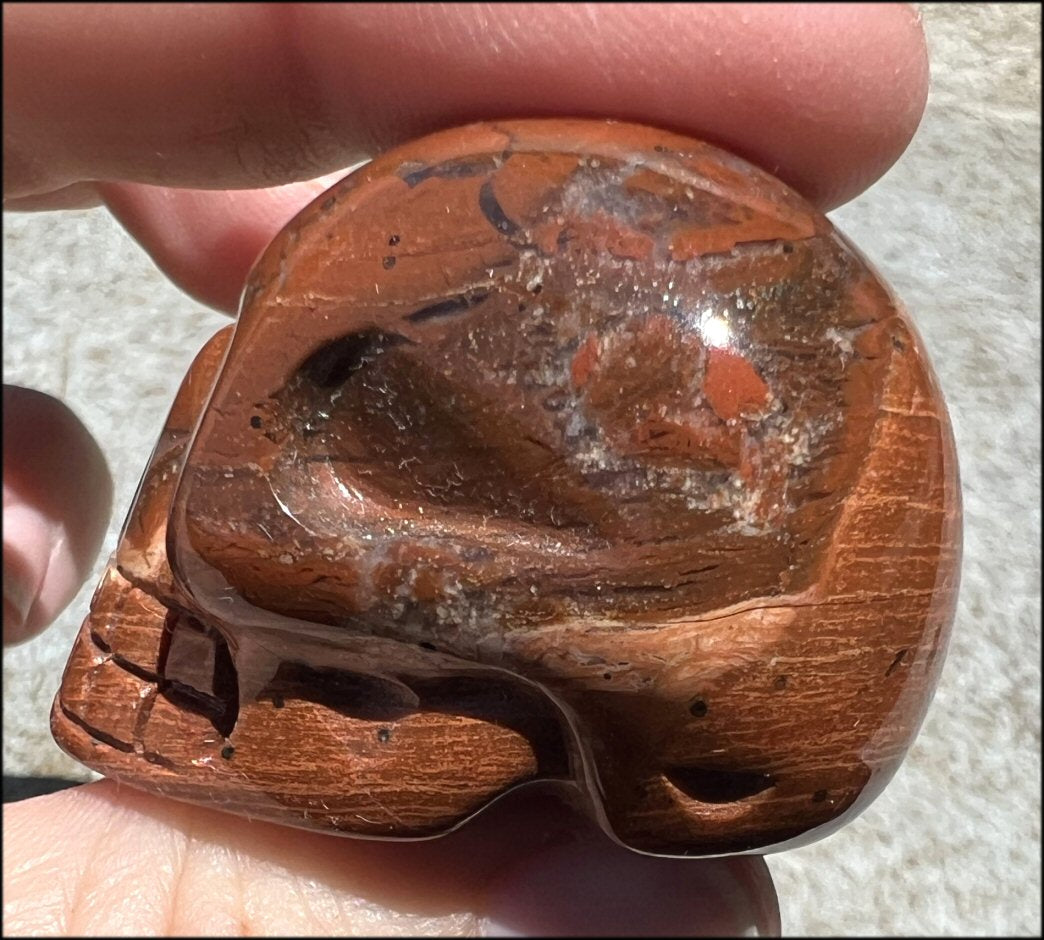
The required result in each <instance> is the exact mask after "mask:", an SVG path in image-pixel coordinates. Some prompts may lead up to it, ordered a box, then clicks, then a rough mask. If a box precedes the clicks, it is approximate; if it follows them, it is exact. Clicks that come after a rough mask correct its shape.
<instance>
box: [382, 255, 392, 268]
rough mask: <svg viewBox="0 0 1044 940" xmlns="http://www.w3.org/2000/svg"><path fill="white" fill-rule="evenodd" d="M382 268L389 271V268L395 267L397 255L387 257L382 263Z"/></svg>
mask: <svg viewBox="0 0 1044 940" xmlns="http://www.w3.org/2000/svg"><path fill="white" fill-rule="evenodd" d="M381 267H383V268H384V270H385V271H387V270H388V269H389V268H394V267H395V255H385V257H384V260H383V261H382V262H381Z"/></svg>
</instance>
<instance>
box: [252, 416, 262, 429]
mask: <svg viewBox="0 0 1044 940" xmlns="http://www.w3.org/2000/svg"><path fill="white" fill-rule="evenodd" d="M250 426H251V427H252V428H254V429H255V430H256V429H257V428H259V427H261V419H260V418H259V417H258V416H257V415H253V416H252V417H251V419H250Z"/></svg>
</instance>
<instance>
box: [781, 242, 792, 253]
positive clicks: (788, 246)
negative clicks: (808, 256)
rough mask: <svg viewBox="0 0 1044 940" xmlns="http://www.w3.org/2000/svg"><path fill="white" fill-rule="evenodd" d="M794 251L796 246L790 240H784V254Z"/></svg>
mask: <svg viewBox="0 0 1044 940" xmlns="http://www.w3.org/2000/svg"><path fill="white" fill-rule="evenodd" d="M793 251H794V246H793V245H792V244H790V242H783V254H785V255H789V254H791V253H792V252H793Z"/></svg>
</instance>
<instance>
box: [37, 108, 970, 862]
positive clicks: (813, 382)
mask: <svg viewBox="0 0 1044 940" xmlns="http://www.w3.org/2000/svg"><path fill="white" fill-rule="evenodd" d="M226 344H227V345H228V351H227V355H226V354H225V347H226ZM212 387H213V391H211V388H212ZM204 406H205V409H204ZM201 410H202V418H201V419H200V417H199V416H200V412H201ZM197 422H198V425H197ZM168 550H169V551H170V552H171V555H170V557H169V558H168V555H167V552H168ZM959 556H960V500H959V492H958V484H957V471H956V462H955V456H954V449H953V441H952V435H951V433H950V429H949V421H948V418H947V415H946V411H945V407H944V406H943V404H942V399H941V395H940V393H939V390H938V387H937V385H936V382H935V379H934V376H933V374H932V371H931V368H930V366H929V365H928V363H927V360H926V357H925V355H924V352H923V350H922V348H921V343H920V340H919V338H918V337H917V335H916V333H915V332H914V330H913V328H912V326H911V325H910V322H909V320H908V319H907V317H906V315H905V312H904V311H903V310H902V308H901V306H900V305H899V304H898V302H897V301H896V300H895V298H894V297H893V296H892V294H891V293H890V291H889V290H888V288H887V287H886V286H885V285H884V284H883V283H882V282H881V281H880V279H879V278H878V277H877V275H876V274H875V273H874V272H873V271H872V270H871V269H869V268H868V267H867V265H866V263H865V262H864V261H863V260H862V258H861V256H860V255H859V254H858V252H856V251H855V250H854V249H853V248H852V247H851V246H850V245H849V244H848V243H847V242H846V241H845V240H844V238H843V237H841V236H840V235H839V234H838V233H837V232H836V231H835V230H834V229H833V227H832V226H831V225H830V223H829V222H828V221H827V220H826V219H825V218H823V217H822V216H821V215H819V214H818V213H817V212H815V211H814V210H813V209H812V208H811V207H809V206H808V205H807V204H806V203H805V202H804V201H803V200H802V199H801V198H800V197H799V196H797V195H796V194H794V193H793V192H791V191H789V190H788V189H787V188H786V187H784V186H783V185H782V184H781V183H779V182H778V181H776V180H774V179H773V178H772V177H770V176H768V175H766V174H765V173H763V172H762V171H760V170H757V169H755V168H754V167H752V166H750V165H748V164H746V163H744V162H743V161H740V160H738V159H736V158H734V157H732V156H730V155H728V154H725V153H723V152H721V151H718V150H716V149H714V148H711V147H709V146H707V145H705V144H701V143H698V142H696V141H692V140H688V139H685V138H680V137H677V136H674V135H671V134H667V133H665V132H662V131H656V130H651V129H648V128H641V127H636V126H631V125H625V124H614V123H610V122H595V121H565V120H558V121H532V122H505V123H500V124H496V123H493V124H484V125H474V126H472V127H469V128H463V129H459V130H455V131H448V132H443V133H440V134H437V135H434V136H432V137H429V138H425V139H424V140H422V141H418V142H415V143H413V144H410V145H407V146H405V147H402V148H399V149H397V150H395V151H393V152H391V153H389V154H386V155H384V156H382V157H381V158H379V159H378V160H376V161H375V162H374V163H372V164H369V165H367V166H366V167H364V168H363V169H361V170H359V171H357V172H356V173H354V174H352V175H351V176H350V177H348V178H347V179H346V180H344V181H342V182H341V183H339V184H338V185H337V186H335V187H334V188H333V189H331V190H330V191H329V192H328V193H326V194H324V195H323V196H322V197H320V198H319V199H318V200H316V201H315V202H314V203H313V204H312V205H311V206H310V207H308V208H307V209H305V210H304V211H303V212H302V213H301V214H300V215H299V216H298V217H297V218H296V219H295V220H294V221H293V222H292V223H291V224H290V225H289V226H288V227H287V228H286V229H285V230H284V231H283V233H282V234H281V235H280V236H278V237H277V238H276V240H275V241H274V242H273V244H272V245H271V246H270V248H269V249H268V251H267V252H266V254H265V255H264V256H263V258H262V259H261V260H260V262H259V264H258V266H257V267H256V268H255V271H254V273H253V275H252V277H251V280H250V283H249V284H248V287H247V290H246V293H245V297H244V306H243V310H242V313H241V316H240V319H239V321H238V323H237V326H236V328H235V331H234V333H233V332H231V331H229V330H226V331H223V332H222V333H221V334H219V335H218V336H217V337H215V339H214V340H213V341H212V342H211V343H210V344H209V345H208V346H207V347H206V349H205V350H204V352H203V353H202V354H201V355H200V357H199V358H198V359H197V362H196V364H195V365H194V366H193V369H192V371H191V372H190V374H189V376H188V378H187V379H186V382H185V384H184V385H183V387H182V391H181V393H180V394H179V398H178V401H177V402H176V403H175V405H174V408H173V411H172V413H171V415H170V417H169V419H168V422H167V426H166V428H165V429H164V432H163V435H162V437H161V440H160V443H159V445H158V446H157V449H156V452H155V454H154V456H153V460H152V464H151V466H150V469H149V471H148V473H147V475H146V478H145V481H144V482H143V485H142V487H141V489H140V491H139V495H138V500H137V503H136V505H135V507H134V509H133V510H132V513H131V516H130V517H129V519H128V523H127V526H126V528H125V532H124V537H123V539H122V541H121V544H120V547H119V550H118V552H117V556H116V558H115V560H114V564H113V566H112V567H110V569H109V571H108V572H107V573H106V576H105V578H104V579H103V583H102V585H101V586H100V588H99V591H98V593H97V594H96V596H95V600H94V603H93V607H92V614H91V616H90V617H89V618H88V621H87V622H86V623H85V625H84V629H83V631H82V632H81V635H80V638H79V639H78V641H77V647H76V649H75V650H74V655H73V658H72V660H71V662H70V666H69V668H68V670H67V673H66V677H65V680H64V682H63V686H62V691H61V693H60V695H59V698H58V701H57V702H56V707H55V712H54V728H55V732H56V735H57V737H58V740H59V741H60V743H61V744H62V745H63V747H65V748H66V749H67V750H69V751H70V753H72V754H74V755H75V756H76V757H77V758H79V759H80V760H83V761H84V762H85V763H87V764H89V765H90V766H92V767H94V768H95V769H98V770H100V771H102V772H104V773H106V774H109V775H112V776H116V777H118V778H120V779H123V780H125V781H127V782H129V783H132V784H135V785H138V786H143V787H146V788H149V789H154V790H158V791H160V792H164V793H167V794H170V795H173V796H177V797H179V798H182V799H188V800H192V801H197V802H204V803H206V802H210V801H212V800H213V801H217V802H218V803H219V804H220V805H223V806H225V807H226V808H229V809H232V810H234V811H237V812H241V813H245V814H249V815H251V816H255V817H260V818H270V819H275V820H278V821H282V822H286V823H289V824H292V825H301V826H309V827H316V828H326V829H332V830H334V831H338V832H342V833H349V834H360V835H368V836H382V837H393V838H394V837H418V836H428V835H435V834H438V833H440V832H443V831H447V830H448V829H450V828H453V827H455V826H456V825H459V824H460V823H461V822H463V821H464V820H465V819H467V818H468V817H469V816H470V815H473V814H474V813H475V812H477V811H479V810H481V808H482V807H483V806H485V805H486V804H488V803H489V802H490V801H491V800H493V799H495V798H496V797H497V796H498V795H500V794H501V793H503V792H506V791H507V790H508V789H511V788H514V787H516V786H519V785H521V784H525V783H533V782H537V781H546V782H548V783H551V784H555V785H558V786H560V787H562V788H564V789H567V790H569V792H571V793H572V794H573V795H574V797H575V798H576V799H577V800H578V801H579V802H580V803H582V804H583V805H585V806H586V807H587V808H588V810H589V811H590V812H591V813H592V815H593V816H594V817H595V818H596V819H598V821H599V822H600V823H601V824H602V825H603V826H604V827H605V828H606V830H607V831H608V832H609V833H610V834H611V835H613V836H614V837H615V838H617V839H618V840H620V841H621V842H622V843H623V844H625V845H628V846H630V847H632V848H635V849H638V850H641V851H648V852H654V853H660V854H670V855H701V854H717V853H727V852H739V851H757V850H765V851H773V850H779V849H781V848H787V847H793V846H795V845H799V844H802V843H804V842H807V841H809V840H811V839H815V838H819V837H821V836H823V835H825V834H827V833H829V832H831V831H833V830H835V829H836V828H837V827H838V826H840V825H842V824H843V823H844V822H846V821H848V820H849V819H851V818H853V817H854V816H855V815H856V814H857V813H858V812H859V811H861V810H862V809H863V808H865V806H866V805H867V804H868V803H869V802H870V800H872V799H873V798H874V796H876V795H877V794H878V793H879V792H880V790H881V788H882V787H883V786H884V784H885V783H886V782H887V780H888V779H889V778H890V777H891V775H892V774H893V773H894V771H895V769H896V767H897V766H898V764H899V762H900V760H901V759H902V756H903V754H904V753H905V751H906V749H907V748H908V746H909V744H910V743H911V741H912V739H913V736H914V735H915V734H916V731H917V728H918V727H919V725H920V722H921V720H922V718H923V716H924V713H925V710H926V708H927V705H928V703H929V701H930V698H931V695H932V692H933V691H934V688H935V684H936V681H937V679H938V675H939V670H940V668H941V665H942V660H943V655H942V654H943V653H944V651H945V648H946V642H947V638H948V632H949V627H950V623H951V621H952V617H953V610H954V604H955V601H956V585H957V571H958V568H959ZM131 706H133V707H131ZM302 742H307V744H303V743H302Z"/></svg>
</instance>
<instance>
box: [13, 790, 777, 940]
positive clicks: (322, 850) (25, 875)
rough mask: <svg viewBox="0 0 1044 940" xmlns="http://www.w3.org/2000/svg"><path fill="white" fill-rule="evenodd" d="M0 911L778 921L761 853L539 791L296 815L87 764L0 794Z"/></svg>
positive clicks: (490, 925) (387, 921)
mask: <svg viewBox="0 0 1044 940" xmlns="http://www.w3.org/2000/svg"><path fill="white" fill-rule="evenodd" d="M4 835H5V846H4V905H5V908H4V926H5V933H7V934H9V935H32V936H39V935H43V934H55V933H58V934H62V935H66V936H70V935H71V936H76V935H80V936H91V935H100V936H107V935H109V936H111V935H113V934H114V933H115V932H116V931H119V932H120V933H121V934H137V935H139V936H157V935H175V936H220V935H225V934H231V935H260V936H302V935H319V936H323V935H325V936H341V935H368V936H373V935H382V936H383V935H399V936H474V935H475V934H476V933H477V932H478V931H480V930H482V931H483V932H485V933H488V934H489V935H494V936H519V935H531V936H539V935H541V934H542V933H550V935H552V936H554V935H559V936H569V935H573V934H574V933H575V934H576V935H602V936H605V935H609V936H629V935H635V936H657V935H667V936H674V935H678V934H679V933H681V934H683V935H693V936H700V935H710V936H735V935H742V934H744V933H746V935H748V936H750V935H762V936H768V935H773V934H776V933H778V928H779V922H778V910H777V907H776V900H775V893H774V891H773V889H772V886H771V882H770V881H769V880H768V877H767V872H766V869H765V866H764V862H763V861H761V860H760V859H751V858H739V859H733V860H724V861H722V860H708V861H701V860H689V861H685V862H671V861H665V860H659V859H648V858H645V857H643V856H639V855H636V854H634V853H632V852H628V851H627V850H625V849H621V848H619V847H617V846H615V845H612V844H611V843H609V842H608V840H605V839H604V838H603V837H601V836H600V835H597V834H594V833H593V832H592V831H591V828H590V826H588V825H587V824H585V823H582V822H580V821H579V820H578V819H577V818H576V817H575V816H573V815H572V814H571V813H570V811H568V810H567V809H565V808H564V806H562V805H561V804H560V803H558V802H557V801H555V800H552V799H550V798H547V797H538V796H532V795H531V796H526V795H525V794H516V795H514V796H513V797H509V798H507V799H505V800H504V801H503V802H502V804H500V805H498V806H494V807H492V808H491V810H490V811H489V812H488V813H486V814H483V816H480V817H479V818H478V819H477V820H474V821H473V822H472V823H470V824H468V825H467V826H465V827H464V828H463V829H462V830H459V831H458V832H456V833H453V834H452V835H449V836H446V837H444V838H442V839H436V840H432V841H428V842H419V843H405V844H393V843H379V842H366V841H362V840H355V839H339V838H336V837H333V836H329V835H321V834H317V833H307V832H298V831H294V830H289V829H285V828H282V827H278V826H272V825H269V824H266V823H259V822H247V821H246V820H243V819H240V818H238V817H234V816H230V815H227V814H223V813H218V812H214V811H210V810H204V809H199V808H196V807H191V806H187V805H183V804H179V803H174V802H172V801H169V800H160V799H157V798H154V797H151V796H147V795H145V794H142V793H138V792H136V791H133V790H130V789H126V788H118V787H117V786H116V785H115V784H113V783H112V782H110V781H102V782H100V783H97V784H91V785H89V786H85V787H78V788H76V789H74V790H65V791H62V792H60V793H57V794H53V795H50V796H44V797H38V798H36V799H32V800H26V801H24V802H21V803H16V804H12V805H8V806H5V807H4Z"/></svg>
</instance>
